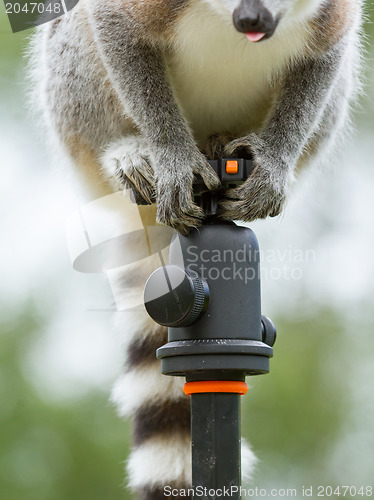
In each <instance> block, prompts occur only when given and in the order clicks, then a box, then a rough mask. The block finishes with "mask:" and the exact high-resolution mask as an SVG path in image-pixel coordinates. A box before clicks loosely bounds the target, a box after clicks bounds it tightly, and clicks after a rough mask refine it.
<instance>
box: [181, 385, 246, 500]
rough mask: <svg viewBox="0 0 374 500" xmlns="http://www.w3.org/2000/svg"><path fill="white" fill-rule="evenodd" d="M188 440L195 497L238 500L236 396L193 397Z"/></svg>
mask: <svg viewBox="0 0 374 500" xmlns="http://www.w3.org/2000/svg"><path fill="white" fill-rule="evenodd" d="M191 439H192V486H193V490H194V491H195V492H197V495H196V497H197V498H209V499H215V498H218V496H219V497H223V498H224V497H225V496H226V497H227V496H230V498H231V499H232V500H238V499H239V498H240V496H239V491H240V484H241V477H240V476H241V467H240V396H239V394H232V393H231V394H230V393H203V394H192V395H191ZM201 493H203V495H202V496H201ZM216 495H218V496H216Z"/></svg>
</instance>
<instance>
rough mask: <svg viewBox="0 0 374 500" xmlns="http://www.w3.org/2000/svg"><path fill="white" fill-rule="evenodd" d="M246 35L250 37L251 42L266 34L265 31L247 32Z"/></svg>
mask: <svg viewBox="0 0 374 500" xmlns="http://www.w3.org/2000/svg"><path fill="white" fill-rule="evenodd" d="M245 36H246V37H247V38H248V40H249V41H250V42H258V41H259V40H261V38H263V37H264V36H265V33H255V32H251V33H246V34H245Z"/></svg>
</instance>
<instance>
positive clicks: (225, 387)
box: [183, 380, 248, 396]
mask: <svg viewBox="0 0 374 500" xmlns="http://www.w3.org/2000/svg"><path fill="white" fill-rule="evenodd" d="M247 391H248V386H247V384H246V383H245V382H238V381H237V380H199V381H198V382H186V383H185V384H184V386H183V392H184V393H185V394H187V396H191V394H196V393H202V392H236V393H237V394H241V395H243V394H246V392H247Z"/></svg>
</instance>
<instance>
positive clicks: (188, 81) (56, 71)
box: [33, 0, 361, 500]
mask: <svg viewBox="0 0 374 500" xmlns="http://www.w3.org/2000/svg"><path fill="white" fill-rule="evenodd" d="M360 24H361V2H360V0H105V1H104V0H81V1H80V2H79V4H78V6H77V7H76V8H75V9H74V10H72V11H71V12H69V13H68V14H67V15H65V16H63V17H61V18H59V19H57V20H55V21H53V22H51V23H49V24H46V25H45V26H43V27H41V28H39V29H38V31H37V33H36V36H35V38H34V42H33V61H34V63H33V64H34V75H35V83H36V86H35V92H34V95H35V96H36V98H37V100H39V102H40V104H41V108H42V110H43V112H44V116H45V119H46V122H47V124H48V125H49V127H50V128H51V129H53V130H54V131H55V132H56V133H57V135H58V136H59V138H60V141H61V142H62V143H63V144H64V146H65V149H66V150H67V152H68V153H69V154H70V156H71V157H72V158H73V160H74V162H75V164H76V166H77V168H78V169H79V171H80V172H81V173H82V175H83V176H84V178H85V179H86V182H87V184H88V185H89V186H90V187H91V190H92V193H93V195H94V196H99V195H101V194H104V193H107V192H110V190H113V189H122V188H124V187H131V188H133V189H134V190H135V192H136V193H137V197H138V198H142V199H143V200H145V201H146V202H153V201H156V202H157V220H158V221H159V222H161V223H163V224H168V225H170V226H172V227H174V228H176V229H178V230H180V231H186V230H187V229H188V228H189V227H193V226H198V225H199V224H200V223H201V219H202V212H201V210H200V209H199V208H198V207H197V206H196V205H194V203H193V201H192V196H191V186H192V182H193V175H194V173H198V174H200V175H201V176H202V177H203V180H204V182H205V184H206V185H207V187H208V188H210V189H214V188H216V187H217V186H218V185H219V181H218V179H217V177H216V175H215V174H214V172H213V171H212V170H211V169H210V167H209V165H208V163H207V161H206V156H208V157H209V156H210V157H211V158H213V157H217V156H219V155H225V156H236V157H240V156H243V155H245V156H248V155H250V156H252V157H253V159H254V164H255V169H254V171H253V173H252V174H251V176H250V178H249V179H248V180H247V181H246V182H245V183H244V184H243V185H242V186H241V187H239V188H237V189H234V190H232V191H231V192H227V193H226V196H225V199H224V200H223V202H222V204H221V216H222V217H224V218H227V219H234V220H235V219H241V220H244V221H251V220H253V219H256V218H259V217H260V218H261V217H266V216H268V215H276V214H278V213H279V212H280V210H281V209H282V206H283V204H284V200H285V195H286V191H287V187H288V184H289V181H290V179H291V177H292V174H293V172H294V171H295V169H296V168H299V167H300V166H301V165H302V164H303V163H305V160H308V159H309V158H311V157H313V156H315V154H316V153H317V152H318V151H320V150H321V148H322V147H324V146H326V145H329V144H331V143H332V142H333V139H334V138H336V135H337V132H338V131H339V130H341V129H342V128H343V126H344V125H345V124H346V123H347V122H346V119H347V113H348V109H349V104H350V101H351V99H352V97H353V96H354V94H355V93H356V90H357V89H358V87H359V83H360V82H359V67H360V43H359V34H360ZM108 179H109V181H108ZM144 210H145V212H147V211H148V212H147V213H148V215H147V216H148V217H150V218H151V219H152V218H154V217H156V211H155V206H154V205H152V206H150V207H149V208H148V209H146V208H145V209H144ZM158 265H159V262H155V266H157V267H158ZM151 268H152V266H149V267H148V268H146V269H145V268H144V267H140V266H138V267H136V264H135V265H134V269H133V273H132V274H133V276H132V279H131V282H132V285H134V283H135V282H136V283H137V285H138V286H139V287H140V286H141V284H142V283H143V282H144V281H145V278H146V277H147V276H148V275H149V272H150V271H151V270H152V269H151ZM134 276H135V277H136V278H135V279H134ZM123 283H124V285H125V283H126V276H124V277H123ZM136 283H135V284H136ZM124 316H125V321H122V323H126V324H120V328H121V329H122V330H123V338H124V339H125V343H126V353H127V363H126V371H125V374H124V375H123V377H122V378H121V379H120V380H119V382H118V383H117V385H116V387H115V389H114V393H113V397H114V400H115V401H116V403H117V404H118V407H119V409H120V412H121V413H122V414H124V415H128V414H131V415H133V416H134V425H135V443H134V450H133V452H132V455H131V457H130V460H129V472H130V484H131V485H132V486H133V487H134V488H135V489H137V490H138V491H139V492H141V494H142V496H143V497H144V498H146V499H147V500H149V499H151V498H163V489H162V487H163V486H164V485H165V484H168V485H177V486H180V487H181V486H188V484H189V483H190V463H189V402H188V399H187V397H185V396H184V395H183V393H182V391H181V381H179V380H175V379H174V378H169V377H163V376H161V375H160V370H159V364H158V362H157V361H156V360H155V357H154V351H155V348H156V347H158V346H159V345H160V344H162V343H164V341H165V338H166V337H165V336H166V331H165V328H163V327H160V326H155V325H154V324H153V323H152V322H151V321H150V320H149V319H148V318H147V316H146V315H145V314H144V313H136V314H135V313H134V316H133V318H132V321H129V316H128V314H126V315H124ZM120 323H121V321H120Z"/></svg>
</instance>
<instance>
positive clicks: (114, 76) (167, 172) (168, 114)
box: [90, 0, 219, 231]
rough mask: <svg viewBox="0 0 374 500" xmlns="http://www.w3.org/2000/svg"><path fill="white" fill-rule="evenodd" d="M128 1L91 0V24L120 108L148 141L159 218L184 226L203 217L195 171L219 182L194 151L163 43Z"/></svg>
mask: <svg viewBox="0 0 374 500" xmlns="http://www.w3.org/2000/svg"><path fill="white" fill-rule="evenodd" d="M131 5H132V2H129V3H128V4H127V7H126V4H125V3H123V2H120V3H118V4H117V3H116V2H113V3H110V2H103V1H102V0H91V2H90V17H91V23H92V26H93V29H94V33H95V38H96V43H97V45H98V47H99V50H100V53H101V57H102V60H103V61H104V64H105V66H106V69H107V71H108V74H109V77H110V78H111V80H112V83H113V85H114V87H115V89H116V91H117V94H118V96H119V99H120V101H121V103H122V105H123V109H124V113H125V114H126V116H128V117H129V118H130V119H131V120H132V121H133V122H134V123H135V125H136V126H137V127H138V129H139V131H140V134H141V135H142V137H144V138H145V139H146V140H147V141H148V142H149V144H150V149H151V153H152V155H153V159H154V162H153V166H154V168H155V176H156V181H157V204H158V213H157V219H158V221H159V222H161V223H166V224H169V225H171V226H173V227H176V228H178V229H179V230H181V231H183V229H184V228H185V227H186V226H187V227H191V226H196V225H198V224H199V220H200V219H201V218H202V217H203V212H202V211H201V209H200V208H199V207H197V206H196V205H195V204H194V203H193V201H192V182H193V173H198V174H200V175H201V176H202V177H203V180H204V182H205V184H206V185H207V187H208V188H210V189H213V188H216V187H218V185H219V179H218V177H217V176H216V174H215V173H214V171H213V170H212V169H211V168H210V166H209V164H208V163H207V161H206V159H205V157H204V156H203V154H202V153H201V152H200V151H199V150H198V148H197V146H196V144H195V142H194V139H193V136H192V133H191V131H190V129H189V126H188V124H187V122H186V120H185V119H184V117H183V116H182V114H181V111H180V109H179V108H178V105H177V103H176V101H175V98H174V96H173V93H172V90H171V88H170V86H169V84H168V82H167V78H166V70H165V63H164V60H163V56H162V50H161V48H160V47H159V46H158V44H157V42H156V41H155V37H153V39H152V42H150V41H149V40H147V29H149V26H145V25H144V26H142V25H139V24H138V21H137V19H136V17H133V16H134V12H133V11H132V10H131ZM135 14H136V13H135ZM143 17H144V16H143ZM158 35H159V36H160V33H159V34H158ZM156 40H157V39H156Z"/></svg>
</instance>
